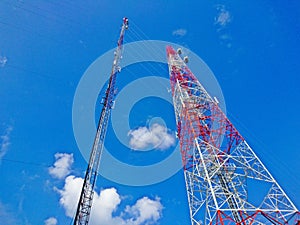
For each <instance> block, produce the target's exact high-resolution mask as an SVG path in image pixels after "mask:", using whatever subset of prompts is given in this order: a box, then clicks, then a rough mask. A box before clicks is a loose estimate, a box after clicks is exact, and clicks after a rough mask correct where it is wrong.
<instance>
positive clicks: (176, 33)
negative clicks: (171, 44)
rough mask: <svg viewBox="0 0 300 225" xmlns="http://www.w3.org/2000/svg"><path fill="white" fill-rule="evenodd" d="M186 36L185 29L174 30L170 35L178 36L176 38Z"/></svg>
mask: <svg viewBox="0 0 300 225" xmlns="http://www.w3.org/2000/svg"><path fill="white" fill-rule="evenodd" d="M186 34H187V30H186V29H183V28H180V29H177V30H174V31H173V32H172V35H173V36H178V37H183V36H185V35H186Z"/></svg>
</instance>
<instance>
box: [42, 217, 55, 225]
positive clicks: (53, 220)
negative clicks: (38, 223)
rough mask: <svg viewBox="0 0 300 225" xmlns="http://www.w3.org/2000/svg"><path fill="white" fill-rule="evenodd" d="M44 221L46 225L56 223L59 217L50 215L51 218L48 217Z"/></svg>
mask: <svg viewBox="0 0 300 225" xmlns="http://www.w3.org/2000/svg"><path fill="white" fill-rule="evenodd" d="M44 222H45V225H56V224H57V219H56V218H54V217H50V218H48V219H46V220H45V221H44Z"/></svg>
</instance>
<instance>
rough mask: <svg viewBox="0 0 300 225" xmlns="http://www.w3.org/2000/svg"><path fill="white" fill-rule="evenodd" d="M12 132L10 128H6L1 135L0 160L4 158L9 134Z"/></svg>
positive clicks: (8, 143)
mask: <svg viewBox="0 0 300 225" xmlns="http://www.w3.org/2000/svg"><path fill="white" fill-rule="evenodd" d="M12 130H13V128H12V126H8V127H7V128H6V130H5V132H4V134H3V135H1V136H0V141H1V143H0V160H1V159H2V158H3V157H4V156H5V154H6V153H7V151H8V148H9V146H10V133H11V131H12Z"/></svg>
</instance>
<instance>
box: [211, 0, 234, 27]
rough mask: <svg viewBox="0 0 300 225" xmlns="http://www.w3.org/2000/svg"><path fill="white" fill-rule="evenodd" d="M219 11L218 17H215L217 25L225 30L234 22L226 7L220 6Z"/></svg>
mask: <svg viewBox="0 0 300 225" xmlns="http://www.w3.org/2000/svg"><path fill="white" fill-rule="evenodd" d="M217 10H218V15H217V16H216V17H215V24H216V25H218V26H219V27H220V28H224V27H226V25H227V24H229V23H230V22H231V21H232V16H231V14H230V13H229V11H228V10H226V8H225V6H224V5H218V6H217Z"/></svg>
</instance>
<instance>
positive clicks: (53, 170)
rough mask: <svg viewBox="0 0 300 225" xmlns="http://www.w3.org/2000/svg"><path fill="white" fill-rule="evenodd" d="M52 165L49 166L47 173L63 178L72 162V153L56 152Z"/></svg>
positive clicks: (68, 172)
mask: <svg viewBox="0 0 300 225" xmlns="http://www.w3.org/2000/svg"><path fill="white" fill-rule="evenodd" d="M54 157H55V160H56V161H55V163H54V166H51V167H49V169H48V171H49V174H50V175H51V176H52V177H54V178H58V179H63V178H65V177H66V176H67V175H68V174H70V172H71V166H72V164H73V162H74V158H73V154H67V153H56V154H55V155H54Z"/></svg>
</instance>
